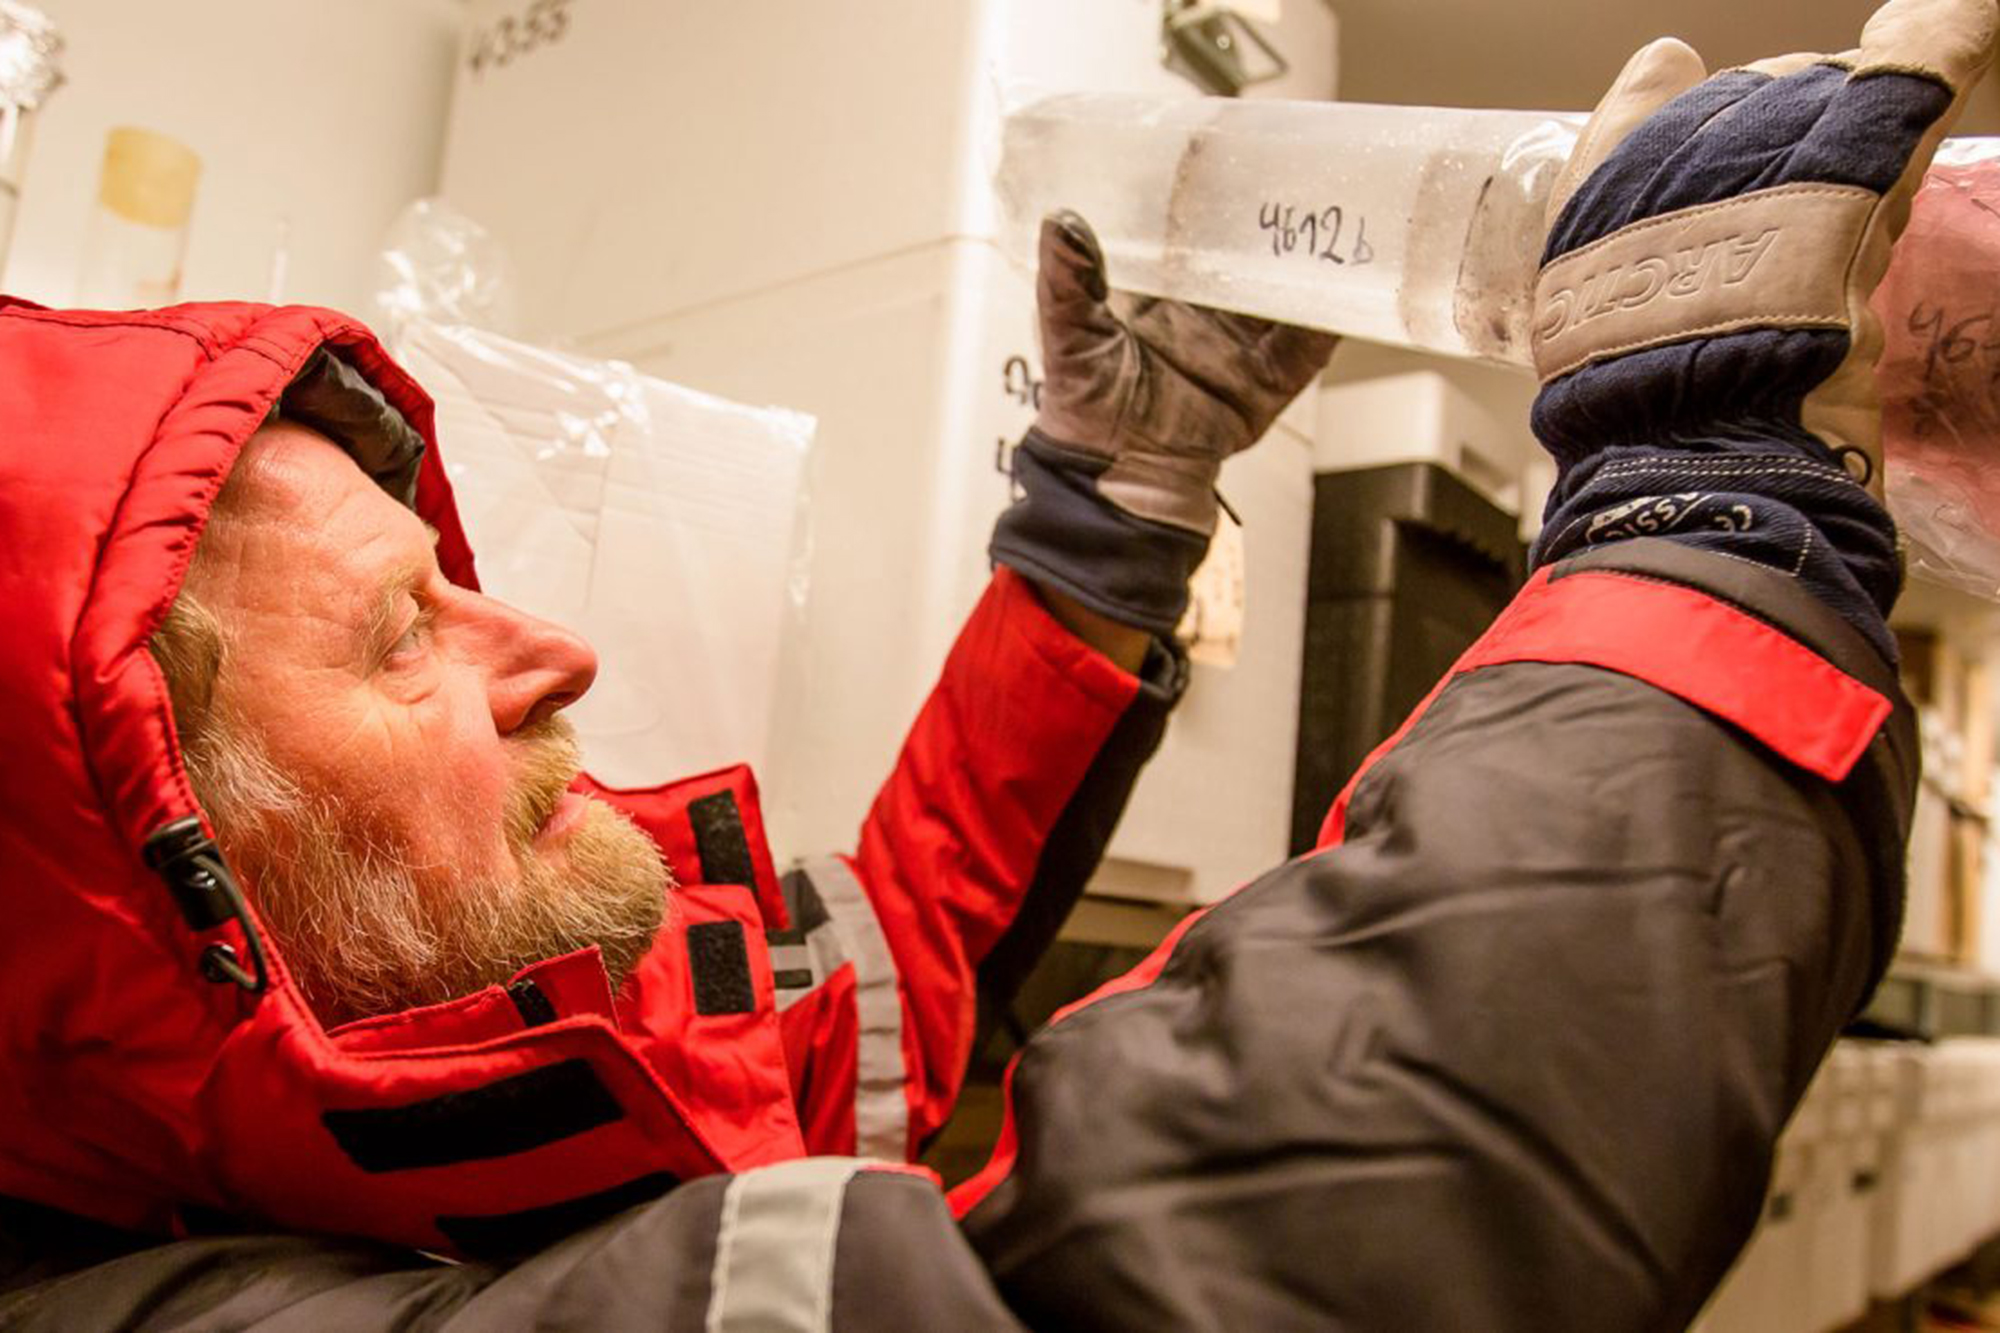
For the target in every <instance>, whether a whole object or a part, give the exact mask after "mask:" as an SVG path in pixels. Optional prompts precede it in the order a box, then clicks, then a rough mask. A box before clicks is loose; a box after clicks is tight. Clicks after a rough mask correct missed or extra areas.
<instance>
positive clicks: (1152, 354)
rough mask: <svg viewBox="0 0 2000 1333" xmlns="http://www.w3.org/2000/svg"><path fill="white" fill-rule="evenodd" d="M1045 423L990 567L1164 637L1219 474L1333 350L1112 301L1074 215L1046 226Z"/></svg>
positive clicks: (1090, 242)
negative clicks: (1022, 576)
mask: <svg viewBox="0 0 2000 1333" xmlns="http://www.w3.org/2000/svg"><path fill="white" fill-rule="evenodd" d="M1035 297H1036V305H1037V308H1038V311H1039V314H1040V317H1041V333H1042V356H1043V374H1044V382H1043V388H1042V400H1041V408H1040V411H1039V412H1038V413H1037V414H1036V417H1035V424H1034V425H1033V426H1032V427H1030V428H1029V430H1028V434H1027V436H1026V438H1024V439H1023V440H1022V442H1021V445H1020V447H1019V448H1018V449H1016V450H1015V451H1014V476H1015V480H1016V481H1017V482H1018V483H1019V485H1020V489H1021V491H1022V498H1021V500H1019V501H1018V502H1017V503H1016V504H1015V505H1014V506H1013V507H1012V508H1010V509H1009V510H1007V512H1006V513H1004V514H1002V515H1001V517H1000V521H999V523H998V524H997V525H995V528H994V533H993V544H992V548H991V551H992V556H993V559H994V560H995V561H996V562H998V563H1000V564H1004V565H1008V566H1011V567H1013V568H1015V569H1017V570H1019V571H1020V572H1021V573H1023V574H1026V575H1027V576H1029V577H1030V578H1033V579H1035V580H1036V581H1038V582H1041V583H1045V584H1049V585H1052V586H1054V587H1056V588H1059V589H1061V590H1062V591H1063V592H1066V593H1068V594H1069V595H1070V596H1072V597H1074V598H1076V599H1077V600H1078V601H1079V602H1082V603H1083V604H1084V605H1085V606H1088V607H1090V608H1091V609H1092V610H1094V611H1097V612H1099V613H1101V614H1103V615H1106V616H1109V617H1111V618H1112V619H1114V620H1118V621H1121V622H1123V623H1125V624H1128V625H1133V626H1136V627H1138V628H1140V629H1145V630H1149V631H1151V632H1153V633H1155V634H1158V635H1160V636H1161V637H1163V638H1164V637H1167V636H1170V635H1171V634H1172V633H1173V630H1174V627H1175V626H1176V625H1177V624H1178V623H1179V622H1180V617H1181V613H1182V612H1183V611H1184V610H1185V609H1186V607H1187V580H1188V576H1189V575H1190V574H1192V573H1193V572H1194V569H1195V567H1196V566H1197V565H1199V564H1200V563H1201V559H1202V557H1203V555H1205V554H1206V553H1207V550H1208V542H1209V538H1210V537H1211V536H1212V535H1213V534H1214V532H1215V523H1216V511H1217V506H1216V498H1215V479H1216V475H1217V473H1218V472H1219V471H1220V470H1221V467H1222V461H1223V460H1224V459H1225V458H1228V457H1229V456H1230V455H1231V454H1234V453H1238V452H1240V451H1241V450H1244V449H1247V448H1249V447H1250V446H1251V445H1252V444H1255V443H1256V442H1257V440H1258V439H1260V438H1261V437H1262V436H1263V435H1264V432H1265V431H1266V430H1268V429H1269V428H1270V425H1271V422H1272V421H1273V420H1275V419H1276V417H1277V415H1278V413H1279V412H1281V411H1282V410H1283V409H1284V407H1285V405H1286V404H1288V403H1290V402H1291V401H1292V399H1293V398H1294V397H1296V396H1297V395H1298V393H1299V391H1300V390H1301V389H1303V388H1304V387H1305V386H1306V385H1307V384H1309V383H1310V382H1311V381H1312V380H1313V379H1314V378H1315V377H1316V376H1317V375H1318V374H1319V372H1320V370H1321V368H1322V367H1324V366H1325V365H1326V360H1327V357H1328V356H1329V355H1331V354H1332V351H1333V346H1334V343H1335V342H1336V341H1337V339H1336V338H1335V337H1334V336H1333V335H1332V334H1328V333H1319V332H1315V331H1313V330H1310V329H1301V328H1294V327H1292V326H1290V325H1286V324H1276V323H1273V322H1271V321H1269V320H1263V319H1255V318H1252V317H1250V316H1247V315H1233V314H1228V313H1226V312H1223V311H1220V310H1212V309H1209V308H1207V307H1204V306H1195V305H1189V304H1187V303H1185V302H1181V301H1166V300H1159V299H1155V298H1151V297H1127V296H1124V295H1123V294H1120V295H1119V296H1117V297H1114V296H1113V295H1112V293H1111V291H1110V286H1109V283H1108V282H1107V281H1106V279H1105V274H1104V256H1103V251H1102V249H1101V248H1100V247H1099V245H1098V243H1097V237H1096V236H1095V235H1093V234H1092V233H1091V230H1090V225H1089V224H1088V223H1086V222H1085V221H1084V220H1083V219H1082V218H1080V217H1078V216H1077V215H1076V214H1074V213H1068V212H1064V213H1057V214H1054V215H1052V216H1050V217H1048V218H1046V219H1044V220H1043V222H1042V235H1041V252H1040V271H1039V274H1038V280H1037V283H1036V292H1035Z"/></svg>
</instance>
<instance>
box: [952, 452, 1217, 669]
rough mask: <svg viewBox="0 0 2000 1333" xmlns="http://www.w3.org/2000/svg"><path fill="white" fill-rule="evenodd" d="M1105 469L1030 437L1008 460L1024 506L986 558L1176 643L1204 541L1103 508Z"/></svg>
mask: <svg viewBox="0 0 2000 1333" xmlns="http://www.w3.org/2000/svg"><path fill="white" fill-rule="evenodd" d="M1110 464H1111V460H1110V459H1108V458H1104V457H1100V456H1097V455H1093V454H1087V453H1083V452H1081V451H1079V450H1075V449H1066V448H1064V447H1063V446H1062V445H1059V444H1057V443H1055V442H1054V441H1052V440H1050V439H1049V438H1048V437H1047V436H1045V435H1043V434H1042V433H1041V432H1040V431H1038V430H1035V429H1033V428H1030V429H1029V431H1028V433H1027V435H1026V436H1025V437H1023V439H1022V440H1021V443H1020V445H1019V446H1018V447H1016V448H1015V450H1014V483H1015V485H1016V486H1017V487H1018V488H1019V490H1020V492H1021V498H1020V499H1018V500H1016V501H1015V502H1014V503H1013V504H1012V505H1011V506H1009V507H1008V508H1007V510H1006V511H1005V512H1003V513H1002V514H1001V515H1000V519H999V521H998V522H997V523H995V524H994V525H993V541H992V543H991V545H990V546H988V548H987V553H988V554H989V555H990V556H991V557H992V559H993V562H994V563H995V564H1000V565H1006V566H1007V567H1008V568H1010V569H1013V570H1016V571H1018V572H1019V573H1021V574H1023V575H1025V576H1027V577H1028V578H1031V579H1034V580H1035V581H1036V582H1038V583H1043V584H1047V585H1049V586H1050V587H1054V588H1056V589H1059V590H1060V591H1062V592H1065V593H1067V594H1069V595H1070V596H1071V597H1074V598H1075V599H1076V600H1077V601H1079V602H1081V603H1082V604H1083V605H1085V606H1087V607H1089V608H1090V609H1091V610H1093V611H1095V612H1097V613H1098V614H1100V615H1104V616H1109V617H1110V618H1111V619H1113V620H1116V621H1119V622H1121V623H1123V624H1127V625H1131V626H1132V627H1134V628H1135V629H1143V630H1146V631H1147V632H1149V633H1151V634H1155V635H1157V636H1159V637H1160V638H1162V639H1172V638H1173V635H1174V630H1175V628H1176V627H1177V626H1178V625H1179V624H1180V622H1181V617H1182V615H1183V614H1185V613H1186V611H1187V605H1188V579H1189V578H1190V577H1192V576H1193V574H1194V571H1195V568H1196V567H1197V566H1198V565H1200V564H1201V562H1202V558H1203V557H1204V556H1206V555H1207V554H1208V538H1206V537H1204V536H1201V535H1200V534H1198V533H1194V532H1190V531H1188V530H1187V529H1185V528H1180V527H1175V526H1172V525H1170V524H1166V523H1155V522H1152V521H1150V520H1147V519H1143V518H1138V517H1136V516H1134V515H1132V514H1129V513H1127V512H1125V511H1124V510H1122V509H1120V508H1118V507H1117V506H1116V505H1113V504H1112V503H1111V502H1110V501H1108V500H1106V499H1105V498H1104V497H1103V496H1102V495H1100V494H1099V493H1098V489H1097V481H1098V478H1099V477H1101V476H1102V475H1103V474H1104V472H1105V471H1106V470H1107V469H1108V468H1109V467H1110Z"/></svg>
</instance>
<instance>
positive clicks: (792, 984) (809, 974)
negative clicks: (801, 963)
mask: <svg viewBox="0 0 2000 1333" xmlns="http://www.w3.org/2000/svg"><path fill="white" fill-rule="evenodd" d="M771 984H772V985H773V986H774V987H776V988H777V989H779V990H804V989H806V987H808V986H810V985H812V984H813V970H812V969H811V968H809V967H787V968H781V969H779V970H778V971H776V972H773V973H772V974H771Z"/></svg>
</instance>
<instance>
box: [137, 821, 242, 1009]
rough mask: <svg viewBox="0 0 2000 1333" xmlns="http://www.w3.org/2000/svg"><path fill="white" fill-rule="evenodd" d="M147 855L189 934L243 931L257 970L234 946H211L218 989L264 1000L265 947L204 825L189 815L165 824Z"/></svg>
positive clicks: (206, 958) (207, 955)
mask: <svg viewBox="0 0 2000 1333" xmlns="http://www.w3.org/2000/svg"><path fill="white" fill-rule="evenodd" d="M143 851H144V855H145V858H146V864H147V865H148V866H151V867H152V869H153V873H154V874H156V875H158V876H159V877H160V878H161V879H162V880H164V881H165V882H166V885H167V891H168V892H169V893H171V894H173V896H174V903H175V905H176V906H178V907H179V908H180V909H181V918H182V919H183V920H185V921H186V922H187V923H188V928H189V929H191V930H196V931H206V930H213V929H215V928H216V927H217V926H221V925H226V924H228V923H229V922H230V921H234V922H236V923H237V924H238V925H239V926H241V927H242V928H243V942H244V943H245V944H246V945H248V946H249V949H250V964H251V966H250V967H249V968H245V967H244V966H243V964H242V963H241V962H240V961H238V958H237V954H236V950H235V949H234V948H232V947H231V946H229V945H227V944H211V945H209V946H208V947H206V948H205V949H203V950H202V951H201V974H202V976H204V977H206V978H207V979H208V980H210V981H213V982H217V983H222V982H233V983H235V984H236V985H238V986H241V987H242V988H243V989H244V990H246V991H249V992H250V993H251V994H252V995H262V994H263V993H264V992H265V991H266V990H268V989H270V985H271V976H270V971H269V969H268V968H267V967H266V965H265V961H264V941H263V939H262V938H261V937H260V936H259V935H258V933H257V926H256V923H255V922H253V921H252V920H251V919H250V909H249V907H248V905H247V904H246V903H245V902H244V899H243V890H242V889H241V888H239V887H238V886H237V883H236V877H235V876H234V875H232V874H231V873H230V871H229V865H228V863H227V862H225V861H224V860H223V859H222V849H221V848H220V847H217V846H216V845H215V840H214V839H213V838H210V837H209V836H208V833H207V832H206V831H205V830H204V829H203V828H202V826H201V820H200V819H198V818H196V817H195V816H193V815H187V816H184V817H182V818H180V819H176V820H173V821H172V822H171V823H166V824H162V825H161V826H160V827H159V828H157V829H155V830H153V832H152V835H151V836H149V837H148V838H147V839H146V845H145V847H144V849H143Z"/></svg>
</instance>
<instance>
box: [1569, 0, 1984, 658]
mask: <svg viewBox="0 0 2000 1333" xmlns="http://www.w3.org/2000/svg"><path fill="white" fill-rule="evenodd" d="M1995 27H1996V16H1995V6H1994V0H1893V2H1892V3H1890V4H1888V5H1886V6H1885V7H1884V8H1882V9H1881V10H1880V11H1879V12H1878V13H1876V15H1875V16H1874V17H1873V18H1872V19H1871V20H1870V21H1869V23H1868V24H1867V26H1866V28H1865V29H1864V30H1863V33H1862V37H1861V45H1860V46H1859V47H1858V48H1857V49H1855V50H1852V51H1848V52H1846V53H1844V54H1840V55H1817V54H1800V55H1791V56H1783V57H1779V58H1776V59H1772V60H1764V61H1759V62H1757V63H1755V64H1752V65H1749V66H1746V67H1744V68H1741V69H1733V70H1728V71H1725V72H1723V73H1721V74H1718V75H1716V76H1714V77H1713V78H1710V77H1708V76H1707V71H1706V70H1705V69H1704V68H1703V66H1702V62H1701V59H1700V57H1699V56H1697V55H1696V54H1695V53H1694V52H1693V51H1692V50H1690V49H1689V48H1688V47H1686V46H1684V45H1682V44H1681V43H1680V42H1677V41H1673V40H1671V39H1669V40H1663V41H1659V42H1655V43H1653V44H1652V45H1651V46H1648V47H1646V48H1645V49H1644V50H1642V51H1640V52H1639V53H1638V54H1637V55H1635V56H1634V57H1633V58H1632V60H1631V61H1630V62H1629V63H1628V64H1627V65H1626V67H1625V70H1624V72H1623V73H1622V74H1620V75H1619V77H1618V79H1617V81H1616V82H1615V83H1614V84H1613V85H1612V88H1611V90H1610V92H1608V93H1607V94H1606V95H1605V97H1604V100H1603V101H1602V102H1601V103H1600V104H1599V106H1598V108H1597V110H1596V112H1595V114H1593V116H1592V117H1591V119H1590V121H1589V123H1588V124H1587V125H1586V126H1585V128H1584V132H1583V135H1582V137H1581V139H1580V140H1579V142H1578V145H1577V149H1576V152H1575V154H1574V156H1573V157H1572V158H1571V160H1570V163H1569V165H1568V167H1567V169H1566V171H1565V173H1564V175H1563V176H1562V177H1561V178H1559V180H1558V181H1557V185H1556V189H1555V195H1554V198H1553V200H1552V202H1551V205H1550V219H1551V221H1550V228H1549V234H1548V241H1547V247H1546V249H1545V251H1544V254H1543V266H1542V269H1541V274H1540V279H1539V282H1538V284H1537V287H1536V291H1535V313H1534V319H1535V325H1534V338H1533V348H1534V355H1535V366H1536V370H1537V372H1538V373H1539V375H1540V376H1541V379H1542V382H1543V387H1542V390H1541V392H1540V394H1539V396H1538V397H1537V398H1536V401H1535V408H1534V418H1533V421H1534V429H1535V433H1536V435H1537V436H1539V437H1540V439H1541V441H1542V443H1543V444H1544V445H1545V446H1546V447H1547V449H1548V450H1549V452H1550V453H1551V454H1552V455H1553V456H1554V458H1555V460H1556V462H1557V464H1558V466H1559V468H1560V469H1561V475H1560V479H1559V481H1558V484H1557V487H1556V490H1555V492H1554V494H1553V495H1552V496H1551V500H1550V512H1549V514H1548V516H1547V520H1548V521H1547V524H1546V526H1545V528H1544V532H1543V535H1542V538H1541V539H1540V541H1539V543H1538V546H1537V558H1538V559H1539V560H1543V561H1546V560H1550V559H1555V558H1557V557H1560V556H1562V555H1565V554H1569V553H1571V552H1573V551H1575V550H1577V549H1579V548H1581V547H1584V546H1588V545H1593V544H1598V543H1602V542H1605V541H1614V540H1618V539H1620V538H1623V537H1628V536H1638V535H1654V536H1669V537H1672V538H1674V539H1676V540H1681V541H1685V542H1688V543H1690V544H1695V545H1706V546H1711V547H1714V548H1717V549H1723V550H1727V551H1728V552H1729V553H1731V554H1734V555H1738V556H1742V557H1744V558H1748V559H1752V560H1755V561H1757V562H1759V563H1763V564H1767V565H1770V566H1772V567H1774V568H1779V569H1782V570H1785V571H1787V572H1789V573H1791V574H1793V575H1795V576H1796V577H1798V578H1799V579H1800V580H1801V581H1802V582H1804V583H1806V584H1807V585H1808V586H1809V587H1811V588H1812V589H1813V591H1815V592H1816V593H1818V594H1819V595H1820V596H1821V597H1822V599H1823V600H1826V601H1827V602H1829V604H1831V605H1833V606H1834V608H1835V609H1836V610H1838V611H1840V612H1841V613H1842V614H1843V615H1846V616H1847V617H1848V618H1849V619H1850V620H1851V621H1853V622H1854V623H1856V624H1857V625H1860V626H1861V627H1862V628H1863V630H1864V632H1865V633H1868V634H1869V635H1870V637H1871V638H1872V639H1874V640H1875V641H1876V643H1877V645H1878V647H1883V649H1884V651H1885V654H1888V653H1892V651H1893V650H1892V649H1891V648H1890V647H1889V646H1888V634H1887V630H1886V628H1885V627H1883V626H1882V625H1881V624H1880V618H1881V615H1882V614H1883V613H1885V612H1886V610H1887V608H1888V606H1889V604H1890V602H1892V601H1893V600H1894V598H1895V595H1896V591H1897V589H1898V587H1899V586H1900V582H1901V571H1900V564H1899V562H1898V560H1897V558H1896V551H1895V529H1894V526H1893V524H1891V523H1890V521H1889V518H1888V515H1887V513H1886V512H1885V511H1884V510H1883V509H1882V508H1881V505H1880V503H1879V499H1880V495H1881V473H1882V467H1881V443H1880V440H1881V413H1880V408H1879V404H1878V401H1877V398H1876V393H1875V386H1874V364H1875V360H1876V358H1877V356H1878V355H1879V354H1880V352H1881V348H1882V331H1881V328H1880V325H1879V323H1878V322H1877V320H1876V319H1875V317H1874V315H1872V314H1871V313H1870V311H1869V308H1868V301H1869V297H1870V295H1871V294H1872V293H1873V291H1874V289H1875V286H1876V284H1877V283H1878V282H1880V281H1881V278H1882V275H1883V273H1884V271H1885V270H1886V269H1887V267H1888V263H1889V254H1890V247H1891V245H1892V244H1893V242H1894V241H1895V238H1896V236H1897V235H1898V234H1899V233H1900V232H1901V230H1902V228H1903V225H1904V223H1905V221H1906V220H1907V219H1908V216H1909V204H1910V197H1911V195H1912V193H1913V192H1914V190H1915V188H1916V186H1917V184H1918V183H1919V182H1920V181H1921V179H1922V177H1923V173H1924V170H1925V168H1926V167H1927V166H1928V165H1929V163H1930V160H1931V156H1932V154H1933V153H1934V152H1935V150H1936V148H1937V146H1938V144H1939V142H1940V141H1941V140H1942V139H1943V137H1944V134H1945V132H1946V129H1947V128H1948V127H1949V126H1950V124H1951V122H1952V120H1953V118H1954V117H1955V115H1956V114H1957V112H1958V110H1959V108H1960V107H1961V106H1962V105H1963V103H1964V100H1965V96H1966V93H1967V91H1968V90H1969V89H1970V88H1971V86H1972V85H1973V84H1974V83H1975V82H1976V81H1977V80H1978V77H1979V75H1980V72H1981V71H1982V70H1983V69H1984V68H1985V67H1986V64H1987V62H1988V60H1989V58H1990V54H1991V49H1992V45H1993V40H1994V32H1995Z"/></svg>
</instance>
